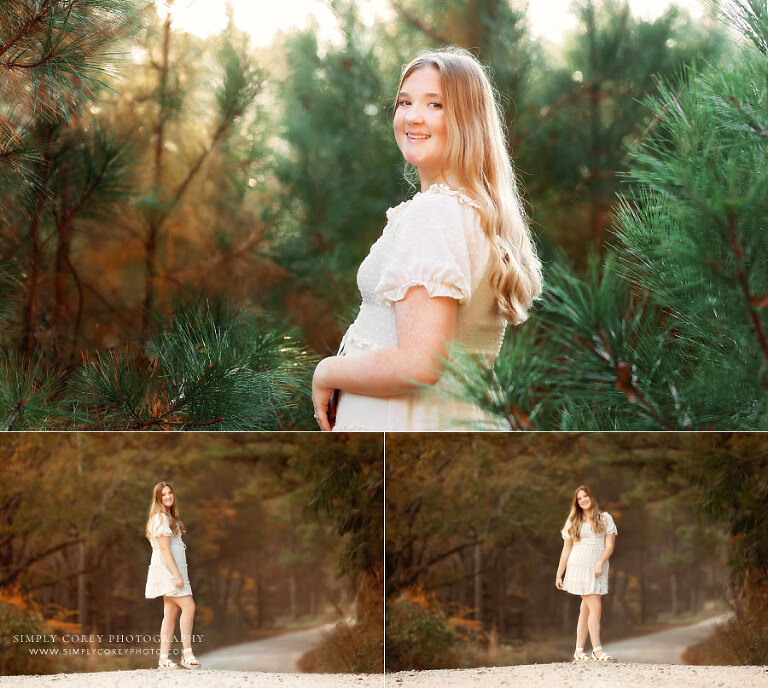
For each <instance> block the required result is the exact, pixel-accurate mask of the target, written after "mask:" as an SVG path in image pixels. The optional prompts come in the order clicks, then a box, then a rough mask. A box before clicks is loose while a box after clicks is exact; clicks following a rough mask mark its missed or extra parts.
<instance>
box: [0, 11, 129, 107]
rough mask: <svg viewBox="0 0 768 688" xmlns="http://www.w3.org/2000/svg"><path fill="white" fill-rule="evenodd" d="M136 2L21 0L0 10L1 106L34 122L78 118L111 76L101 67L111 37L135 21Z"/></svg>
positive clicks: (109, 47)
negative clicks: (40, 118) (6, 105)
mask: <svg viewBox="0 0 768 688" xmlns="http://www.w3.org/2000/svg"><path fill="white" fill-rule="evenodd" d="M142 7H143V3H141V2H138V1H137V0H128V1H123V0H120V1H119V2H116V1H115V0H20V1H19V2H4V3H2V4H1V5H0V27H2V34H0V67H2V68H3V72H4V74H5V75H6V77H7V78H4V79H3V86H2V88H1V89H0V102H6V103H15V104H19V102H20V99H23V100H22V101H21V102H23V105H22V107H23V108H24V109H26V110H27V111H28V112H30V113H31V114H32V115H33V117H36V116H38V115H43V116H44V117H46V118H49V119H51V120H58V119H65V120H70V119H72V117H73V116H74V115H75V114H77V113H79V112H81V111H82V109H83V108H84V107H86V106H87V105H88V103H89V102H90V101H92V100H93V98H94V97H95V96H96V94H97V93H98V92H99V91H100V90H101V88H103V86H104V85H105V80H106V79H107V78H108V77H109V76H112V75H113V72H112V71H111V68H110V67H109V66H108V65H107V64H105V62H106V61H105V58H106V57H108V56H110V54H111V52H110V51H111V50H113V46H114V38H115V35H116V34H119V33H120V32H121V31H125V30H126V28H128V27H129V26H131V24H133V23H134V22H136V21H137V17H138V14H139V11H140V9H141V8H142Z"/></svg>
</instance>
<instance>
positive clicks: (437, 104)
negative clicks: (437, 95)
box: [429, 102, 443, 110]
mask: <svg viewBox="0 0 768 688" xmlns="http://www.w3.org/2000/svg"><path fill="white" fill-rule="evenodd" d="M429 106H430V107H434V108H435V109H436V110H437V109H439V108H441V107H443V104H442V103H435V102H432V103H430V104H429Z"/></svg>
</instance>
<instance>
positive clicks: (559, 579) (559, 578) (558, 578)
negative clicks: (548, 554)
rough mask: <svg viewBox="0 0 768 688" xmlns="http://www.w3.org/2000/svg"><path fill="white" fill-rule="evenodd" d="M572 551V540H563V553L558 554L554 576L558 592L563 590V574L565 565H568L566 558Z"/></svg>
mask: <svg viewBox="0 0 768 688" xmlns="http://www.w3.org/2000/svg"><path fill="white" fill-rule="evenodd" d="M572 549H573V540H572V539H571V538H566V539H565V540H563V551H562V552H561V553H560V563H559V564H558V565H557V574H555V587H556V588H557V589H558V590H562V589H563V574H564V573H565V565H566V564H567V563H568V557H569V556H570V554H571V550H572Z"/></svg>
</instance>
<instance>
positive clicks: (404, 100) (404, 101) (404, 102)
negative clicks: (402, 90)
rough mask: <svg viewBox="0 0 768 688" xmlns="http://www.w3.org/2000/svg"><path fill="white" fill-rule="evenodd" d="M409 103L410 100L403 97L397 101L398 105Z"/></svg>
mask: <svg viewBox="0 0 768 688" xmlns="http://www.w3.org/2000/svg"><path fill="white" fill-rule="evenodd" d="M409 104H410V102H409V101H408V100H406V99H405V98H401V99H400V100H398V101H397V105H398V107H400V106H402V105H409Z"/></svg>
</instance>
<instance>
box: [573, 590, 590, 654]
mask: <svg viewBox="0 0 768 688" xmlns="http://www.w3.org/2000/svg"><path fill="white" fill-rule="evenodd" d="M588 624H589V605H588V604H587V601H586V598H585V596H584V595H582V596H581V606H580V607H579V620H578V622H577V623H576V649H577V650H578V649H581V650H583V649H584V645H585V643H586V642H587V632H588V631H589V625H588Z"/></svg>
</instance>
